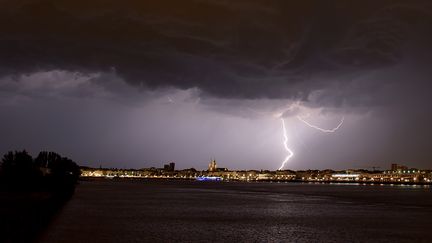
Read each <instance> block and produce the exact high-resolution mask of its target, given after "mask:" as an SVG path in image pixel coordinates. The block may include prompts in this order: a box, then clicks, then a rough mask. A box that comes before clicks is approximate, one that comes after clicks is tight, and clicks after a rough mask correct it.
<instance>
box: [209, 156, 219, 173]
mask: <svg viewBox="0 0 432 243" xmlns="http://www.w3.org/2000/svg"><path fill="white" fill-rule="evenodd" d="M216 169H217V164H216V160H214V159H213V160H212V161H211V162H210V164H209V167H208V171H210V172H212V171H216Z"/></svg>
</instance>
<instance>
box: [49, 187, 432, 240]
mask: <svg viewBox="0 0 432 243" xmlns="http://www.w3.org/2000/svg"><path fill="white" fill-rule="evenodd" d="M431 190H432V188H430V187H425V186H390V185H385V186H380V185H353V184H337V185H336V184H332V185H330V184H300V183H240V182H230V183H226V182H196V181H148V180H97V181H84V182H81V184H80V185H79V186H78V187H77V190H76V193H75V195H74V197H73V198H72V199H71V201H69V202H68V204H67V205H66V206H65V207H64V209H63V210H62V211H61V213H60V214H59V215H58V217H57V218H56V219H54V221H53V222H52V225H51V226H50V227H49V228H48V230H47V232H46V233H45V234H44V235H43V237H42V239H41V241H42V242H154V241H158V242H176V241H180V242H208V241H210V242H432V192H431Z"/></svg>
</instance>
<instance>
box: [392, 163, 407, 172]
mask: <svg viewBox="0 0 432 243" xmlns="http://www.w3.org/2000/svg"><path fill="white" fill-rule="evenodd" d="M391 170H392V171H399V170H408V167H407V166H405V165H399V164H391Z"/></svg>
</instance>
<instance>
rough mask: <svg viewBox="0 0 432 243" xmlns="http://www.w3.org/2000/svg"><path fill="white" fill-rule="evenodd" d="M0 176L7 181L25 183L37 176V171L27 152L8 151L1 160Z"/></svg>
mask: <svg viewBox="0 0 432 243" xmlns="http://www.w3.org/2000/svg"><path fill="white" fill-rule="evenodd" d="M1 174H2V176H3V178H4V179H6V180H7V181H22V182H25V181H29V180H33V179H35V178H36V177H37V176H39V171H38V169H37V168H36V166H35V165H34V163H33V158H32V157H31V155H29V154H28V153H27V151H25V150H23V151H21V152H20V151H15V152H12V151H10V152H8V153H6V154H5V155H4V156H3V158H2V162H1Z"/></svg>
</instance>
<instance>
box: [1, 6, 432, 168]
mask: <svg viewBox="0 0 432 243" xmlns="http://www.w3.org/2000/svg"><path fill="white" fill-rule="evenodd" d="M431 13H432V5H431V4H430V3H429V2H428V1H423V0H418V1H411V2H409V3H408V2H406V1H381V2H377V1H372V0H367V1H359V2H346V1H342V0H333V1H326V2H325V3H324V2H319V1H316V2H315V1H305V2H298V3H295V2H285V1H261V0H257V1H252V2H249V1H238V2H236V3H233V2H229V1H213V0H208V1H207V0H206V1H198V0H188V1H182V2H178V1H163V2H160V3H159V2H135V1H128V0H126V1H122V2H118V1H111V0H109V1H106V2H104V3H100V2H92V3H89V4H86V3H85V2H84V1H82V0H78V1H61V2H55V1H49V0H48V1H37V0H29V1H13V2H8V3H4V6H3V7H2V8H1V9H0V27H1V28H2V33H1V38H0V54H1V55H0V114H2V119H1V122H0V134H2V138H1V142H0V151H4V152H6V151H9V150H22V149H27V150H28V151H29V152H30V153H36V152H37V151H40V150H47V151H58V152H59V153H61V154H64V155H65V156H68V157H71V158H75V160H76V162H77V163H78V164H80V165H84V166H92V167H99V166H100V165H102V166H103V167H118V168H145V167H152V166H157V165H159V164H162V163H166V162H169V161H174V162H175V163H176V165H177V166H178V167H180V168H191V167H194V168H201V167H202V165H203V163H205V162H206V161H208V159H209V158H216V159H217V160H218V161H220V162H221V164H226V165H227V166H226V167H230V168H233V169H250V168H254V169H267V170H276V169H278V168H282V169H293V170H301V169H326V168H333V169H346V168H362V167H372V166H376V167H377V166H379V167H385V166H387V165H388V164H391V163H398V164H406V165H408V166H410V167H414V168H430V167H432V154H431V153H430V152H428V150H429V149H430V147H431V140H430V137H431V136H432V129H431V128H430V124H432V112H431V111H430V107H429V103H430V94H429V93H430V90H431V88H432V85H431V84H432V83H431V82H430V81H431V79H430V77H431V76H432V73H431V69H430V67H429V66H430V63H432V47H431V45H430V43H431V41H432V32H431V28H429V26H430V25H431V24H432V14H431ZM329 16H331V17H329ZM284 162H285V163H284Z"/></svg>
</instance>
